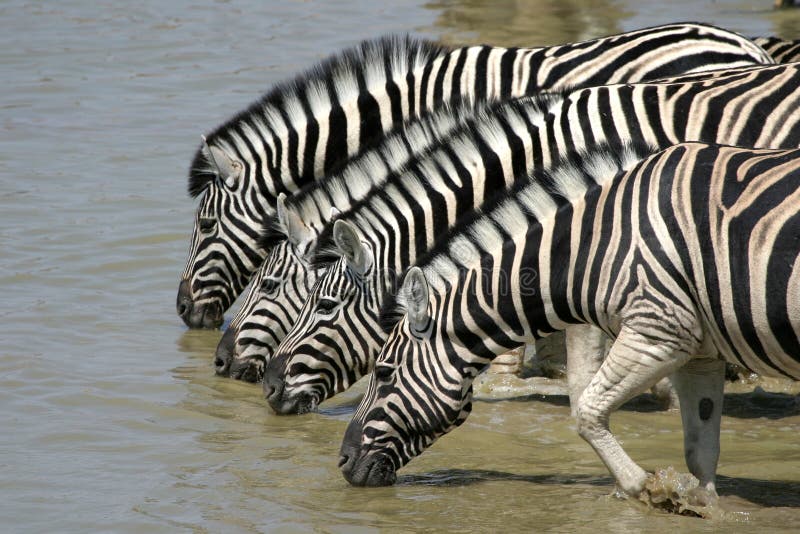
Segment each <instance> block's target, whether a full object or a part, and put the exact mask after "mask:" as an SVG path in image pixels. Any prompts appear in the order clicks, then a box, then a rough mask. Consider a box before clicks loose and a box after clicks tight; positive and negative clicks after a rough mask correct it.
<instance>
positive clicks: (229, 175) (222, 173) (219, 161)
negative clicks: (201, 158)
mask: <svg viewBox="0 0 800 534" xmlns="http://www.w3.org/2000/svg"><path fill="white" fill-rule="evenodd" d="M203 151H204V152H205V153H206V155H207V156H208V161H209V162H210V163H211V165H212V166H213V167H214V172H215V173H216V174H217V176H219V177H220V179H221V180H222V181H223V182H225V185H226V186H227V187H229V188H231V189H233V188H234V187H236V184H237V183H238V182H239V178H240V175H241V173H242V164H241V163H240V162H238V161H236V160H234V159H231V158H230V157H228V155H227V154H226V153H225V152H224V151H223V150H221V149H219V148H217V147H215V146H211V145H209V144H208V141H206V137H205V136H203Z"/></svg>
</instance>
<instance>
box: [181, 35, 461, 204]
mask: <svg viewBox="0 0 800 534" xmlns="http://www.w3.org/2000/svg"><path fill="white" fill-rule="evenodd" d="M449 50H450V48H449V47H447V46H445V45H441V44H438V43H434V42H433V41H428V40H424V39H419V38H414V37H411V36H409V35H389V36H384V37H380V38H377V39H370V40H366V41H362V42H361V43H359V44H358V45H355V46H353V47H351V48H347V49H345V50H343V51H341V52H339V53H337V54H335V55H332V56H330V57H328V58H326V59H324V60H322V61H321V62H320V63H318V64H317V65H316V66H314V67H311V68H310V69H308V70H306V71H305V72H303V73H301V74H299V75H298V76H296V77H295V78H294V79H291V80H287V81H284V82H281V83H278V84H277V85H275V87H273V88H272V89H271V90H270V91H269V92H267V93H266V94H265V95H264V96H262V97H261V98H259V99H258V100H257V101H255V102H253V103H252V104H251V105H250V106H248V107H247V108H246V109H245V110H243V111H241V112H239V113H237V114H236V115H235V116H234V117H233V118H231V119H229V120H228V121H227V122H225V123H224V124H222V125H221V126H219V127H217V128H216V129H215V130H214V131H213V132H211V133H210V134H208V135H207V136H206V137H207V140H208V143H209V144H215V143H216V144H222V145H227V146H235V145H236V142H235V137H237V136H236V135H232V134H237V133H238V132H239V131H242V130H244V131H247V130H253V129H255V130H259V129H261V127H264V126H267V125H268V123H269V122H270V119H271V118H272V117H273V116H280V115H288V117H287V118H288V119H289V120H290V122H291V119H292V115H293V113H292V111H293V110H294V109H297V110H298V111H299V109H300V101H302V99H301V98H300V97H301V96H304V97H305V98H306V99H307V100H308V104H309V106H310V107H311V108H312V109H313V108H315V107H317V104H318V102H317V101H322V99H323V97H324V96H326V95H328V94H338V93H341V92H342V91H344V90H351V89H352V88H353V87H355V88H356V89H357V88H358V84H357V83H355V84H354V82H355V81H356V80H358V79H361V78H365V79H366V82H367V83H368V84H369V82H371V81H373V80H375V81H377V80H379V79H383V78H385V77H386V76H387V75H388V76H403V75H405V73H407V72H408V71H409V70H413V69H414V68H416V67H417V66H419V65H421V64H424V63H426V62H428V61H430V60H431V59H433V58H435V57H437V56H439V55H442V54H444V53H446V52H448V51H449ZM299 114H300V113H298V115H299ZM303 120H304V119H303ZM241 135H242V134H241V133H239V136H241ZM213 169H214V166H213V165H212V163H211V161H210V159H209V155H207V154H205V153H204V150H203V149H202V147H200V148H198V149H197V152H196V153H195V156H194V159H193V161H192V165H191V166H190V168H189V185H188V191H189V195H191V196H192V197H196V196H198V195H199V194H200V193H202V192H203V191H204V190H205V189H206V187H208V186H209V184H210V183H212V182H213V181H214V179H215V178H216V174H215V173H214V172H213Z"/></svg>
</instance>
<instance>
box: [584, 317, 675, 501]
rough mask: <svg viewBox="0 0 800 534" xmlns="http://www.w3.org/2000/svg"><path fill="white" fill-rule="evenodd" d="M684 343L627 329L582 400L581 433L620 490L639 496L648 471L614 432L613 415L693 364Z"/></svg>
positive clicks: (622, 333) (623, 329)
mask: <svg viewBox="0 0 800 534" xmlns="http://www.w3.org/2000/svg"><path fill="white" fill-rule="evenodd" d="M677 346H679V345H678V344H674V343H663V342H655V341H652V340H649V339H647V338H646V337H644V336H642V335H640V334H638V333H637V332H635V331H632V330H630V329H628V328H627V327H623V328H622V330H621V331H620V333H619V336H617V339H616V341H614V344H613V345H612V346H611V350H610V351H609V352H608V356H606V359H605V361H604V362H603V364H602V365H601V366H600V370H599V371H598V372H597V373H596V374H595V375H594V377H593V378H592V380H591V382H590V383H589V385H588V386H587V387H586V389H585V390H584V392H583V394H582V395H581V397H580V400H579V401H578V410H577V419H578V433H579V434H580V435H581V437H582V438H583V439H585V440H586V441H587V442H588V443H589V445H591V446H592V448H593V449H594V450H595V452H596V453H597V454H598V456H600V459H601V460H602V461H603V463H604V464H605V465H606V467H607V468H608V470H609V471H611V474H612V475H613V476H614V478H615V479H616V480H617V484H618V485H619V487H620V488H621V489H622V491H624V492H625V493H627V494H628V495H632V496H636V495H639V493H641V491H642V490H643V489H644V485H645V482H647V473H646V472H645V470H644V469H642V468H641V467H639V466H638V465H637V464H636V462H634V461H633V460H632V459H631V458H630V456H628V454H627V453H626V452H625V450H624V449H623V448H622V447H621V446H620V444H619V442H618V441H617V440H616V438H615V437H614V435H613V434H612V433H611V431H610V430H609V428H608V420H609V416H610V415H611V412H613V411H614V410H616V409H617V408H619V406H620V405H622V403H624V402H625V401H627V400H629V399H630V398H632V397H634V396H635V395H638V394H640V393H642V392H644V391H646V390H647V388H649V387H651V386H652V385H654V384H655V383H656V382H658V381H659V380H660V379H662V378H664V377H665V376H668V375H670V374H672V373H673V372H675V371H676V370H677V369H678V368H680V367H681V366H682V365H684V364H685V363H686V362H687V361H689V359H690V356H689V354H688V352H686V351H682V350H679V349H677V348H676V347H677Z"/></svg>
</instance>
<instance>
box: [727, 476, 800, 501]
mask: <svg viewBox="0 0 800 534" xmlns="http://www.w3.org/2000/svg"><path fill="white" fill-rule="evenodd" d="M717 491H718V492H719V494H720V495H721V496H736V497H740V498H742V499H745V500H747V501H750V502H752V503H754V504H758V505H760V506H763V507H765V508H800V482H798V481H795V480H763V479H758V478H743V477H726V476H722V475H717Z"/></svg>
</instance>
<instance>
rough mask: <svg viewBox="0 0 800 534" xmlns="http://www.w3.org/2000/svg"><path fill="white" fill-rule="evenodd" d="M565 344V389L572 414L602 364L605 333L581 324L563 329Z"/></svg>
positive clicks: (574, 413)
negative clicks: (567, 391)
mask: <svg viewBox="0 0 800 534" xmlns="http://www.w3.org/2000/svg"><path fill="white" fill-rule="evenodd" d="M565 334H566V345H567V389H568V390H569V407H570V412H571V413H572V416H573V417H574V416H576V415H577V414H578V399H580V398H581V393H583V390H584V389H586V386H587V385H588V384H589V382H591V380H592V377H593V376H594V375H595V373H597V370H598V369H600V366H601V365H602V364H603V358H605V355H606V339H607V336H606V335H605V333H604V332H603V331H602V330H600V329H599V328H597V327H595V326H591V325H588V324H581V325H575V326H570V327H569V328H567V329H566V331H565Z"/></svg>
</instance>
